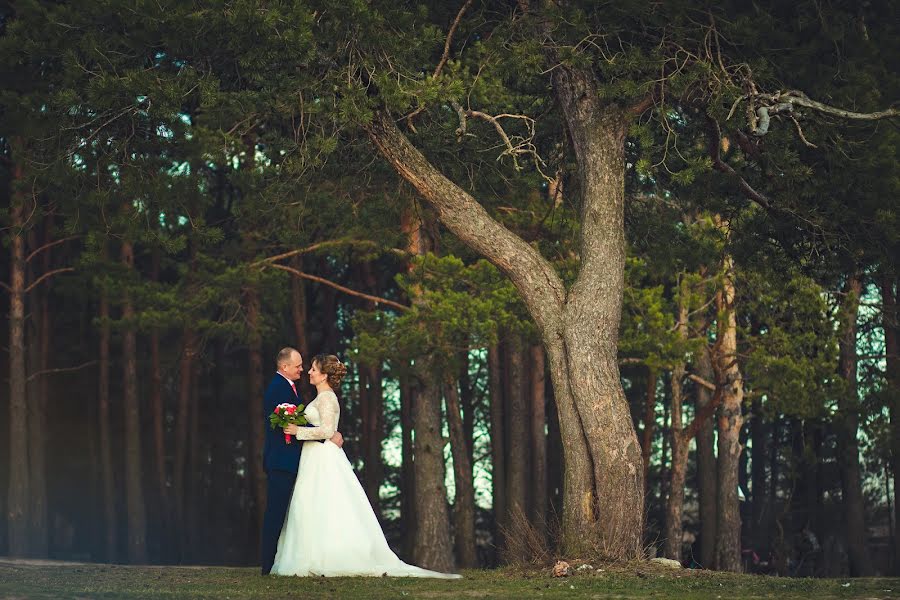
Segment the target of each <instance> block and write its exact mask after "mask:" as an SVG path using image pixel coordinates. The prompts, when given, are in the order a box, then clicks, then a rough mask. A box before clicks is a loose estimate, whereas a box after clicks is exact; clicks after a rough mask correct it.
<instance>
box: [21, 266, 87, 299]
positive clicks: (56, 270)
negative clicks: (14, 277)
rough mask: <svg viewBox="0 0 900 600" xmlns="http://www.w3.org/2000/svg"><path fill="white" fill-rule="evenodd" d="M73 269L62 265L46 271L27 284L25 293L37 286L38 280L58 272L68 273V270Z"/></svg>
mask: <svg viewBox="0 0 900 600" xmlns="http://www.w3.org/2000/svg"><path fill="white" fill-rule="evenodd" d="M74 270H75V267H63V268H61V269H53V270H52V271H47V272H46V273H44V274H43V275H41V276H40V277H38V278H37V279H35V280H34V282H32V284H31V285H29V286H28V287H27V288H25V293H26V294H27V293H28V292H30V291H31V290H33V289H34V288H35V286H37V285H38V284H39V283H40V282H42V281H43V280H45V279H47V278H48V277H52V276H54V275H58V274H60V273H68V272H69V271H74Z"/></svg>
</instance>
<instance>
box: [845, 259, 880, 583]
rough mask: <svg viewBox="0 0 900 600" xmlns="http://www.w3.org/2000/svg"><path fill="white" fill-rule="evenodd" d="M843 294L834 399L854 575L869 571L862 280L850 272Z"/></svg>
mask: <svg viewBox="0 0 900 600" xmlns="http://www.w3.org/2000/svg"><path fill="white" fill-rule="evenodd" d="M844 291H845V292H846V297H845V300H844V306H843V311H842V313H843V314H842V323H841V337H840V340H839V346H840V366H839V370H840V376H841V377H842V378H843V379H844V385H845V388H846V391H845V393H844V394H843V395H842V396H840V397H839V400H838V414H837V423H836V425H837V440H838V465H839V467H840V471H841V489H842V491H843V498H842V499H843V505H844V519H845V520H844V527H845V528H846V536H847V550H848V552H849V554H850V573H851V574H853V575H858V576H864V577H865V576H869V575H872V574H873V569H872V561H871V558H870V556H869V549H868V547H867V545H866V521H865V499H864V498H863V495H862V477H861V475H860V465H859V441H858V439H857V436H858V434H859V392H858V390H857V355H856V331H857V326H856V319H857V313H858V311H859V298H860V295H861V294H862V281H861V280H860V277H859V275H857V274H853V275H852V276H851V277H849V279H848V280H847V285H846V287H845V289H844Z"/></svg>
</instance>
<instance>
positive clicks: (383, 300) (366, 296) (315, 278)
mask: <svg viewBox="0 0 900 600" xmlns="http://www.w3.org/2000/svg"><path fill="white" fill-rule="evenodd" d="M266 266H268V267H272V268H273V269H280V270H282V271H287V272H288V273H291V274H292V275H294V276H295V277H300V278H302V279H309V280H310V281H315V282H318V283H321V284H324V285H327V286H331V287H333V288H334V289H336V290H338V291H341V292H344V293H345V294H348V295H350V296H356V297H357V298H364V299H366V300H370V301H371V302H374V303H375V304H384V305H386V306H390V307H392V308H396V309H397V310H400V311H407V310H409V307H408V306H405V305H403V304H400V303H399V302H394V301H393V300H388V299H387V298H380V297H378V296H372V295H371V294H365V293H363V292H357V291H356V290H351V289H350V288H348V287H344V286H342V285H340V284H339V283H335V282H333V281H329V280H328V279H325V278H324V277H319V276H318V275H310V274H309V273H304V272H303V271H298V270H297V269H295V268H293V267H289V266H287V265H279V264H268V265H266Z"/></svg>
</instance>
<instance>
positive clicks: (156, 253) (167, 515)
mask: <svg viewBox="0 0 900 600" xmlns="http://www.w3.org/2000/svg"><path fill="white" fill-rule="evenodd" d="M159 270H160V250H159V248H154V250H153V264H152V267H151V271H150V278H151V281H154V282H158V281H159ZM150 417H151V427H152V433H153V436H152V438H153V439H152V442H153V461H152V462H153V467H154V475H155V478H156V482H155V483H156V494H155V496H156V498H157V501H158V504H157V507H156V512H157V514H158V515H159V519H160V523H159V524H160V529H161V531H160V532H159V538H160V540H161V545H162V554H163V555H164V554H165V550H166V548H169V547H171V545H172V542H173V540H171V539H170V536H171V533H172V524H171V519H172V509H171V503H170V500H169V488H168V485H167V481H166V479H167V478H166V424H165V422H166V414H165V403H164V401H163V389H162V365H161V364H160V356H159V330H158V329H156V328H154V329H153V330H152V331H151V332H150Z"/></svg>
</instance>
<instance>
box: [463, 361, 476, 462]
mask: <svg viewBox="0 0 900 600" xmlns="http://www.w3.org/2000/svg"><path fill="white" fill-rule="evenodd" d="M461 355H462V356H461V357H460V358H461V362H462V369H461V370H460V373H459V408H460V410H462V419H463V433H464V434H465V437H466V448H467V449H468V451H469V462H470V463H472V464H475V385H474V383H473V382H472V378H471V376H470V375H469V366H470V362H469V353H468V351H465V352H462V353H461Z"/></svg>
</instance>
